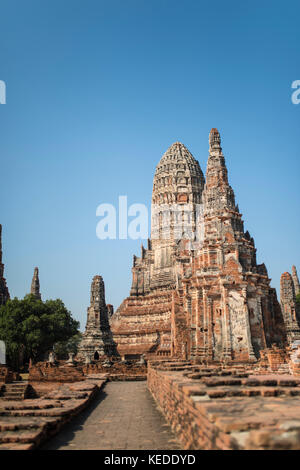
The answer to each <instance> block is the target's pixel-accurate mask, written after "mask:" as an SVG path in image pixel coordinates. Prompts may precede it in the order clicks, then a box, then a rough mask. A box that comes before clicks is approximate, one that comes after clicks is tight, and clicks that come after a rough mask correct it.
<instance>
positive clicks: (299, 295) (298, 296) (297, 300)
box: [296, 292, 300, 307]
mask: <svg viewBox="0 0 300 470" xmlns="http://www.w3.org/2000/svg"><path fill="white" fill-rule="evenodd" d="M296 304H297V305H298V307H300V292H299V293H298V294H297V295H296Z"/></svg>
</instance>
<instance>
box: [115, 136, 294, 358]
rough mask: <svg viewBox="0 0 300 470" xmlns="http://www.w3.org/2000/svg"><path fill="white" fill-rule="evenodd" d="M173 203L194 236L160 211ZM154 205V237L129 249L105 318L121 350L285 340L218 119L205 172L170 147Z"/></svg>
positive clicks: (228, 351) (206, 353)
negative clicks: (124, 275) (117, 300)
mask: <svg viewBox="0 0 300 470" xmlns="http://www.w3.org/2000/svg"><path fill="white" fill-rule="evenodd" d="M175 204H176V205H177V206H176V207H177V208H178V211H179V213H180V211H181V212H182V210H183V209H181V207H183V206H181V204H185V210H187V206H186V205H188V210H189V217H188V220H189V222H188V223H187V224H186V226H185V232H186V233H188V232H190V233H191V232H192V233H194V234H195V235H197V237H196V238H197V239H196V241H194V239H193V237H192V240H190V239H188V238H186V237H185V235H183V234H182V232H181V233H180V235H179V236H178V233H177V228H178V224H176V222H175V218H174V215H171V216H170V217H165V212H166V210H167V209H168V210H172V209H171V208H172V207H174V205H175ZM151 211H152V213H151V239H150V240H149V242H148V247H147V248H144V247H143V246H142V248H141V256H140V257H136V256H134V260H133V268H132V287H131V291H130V296H129V297H128V298H126V299H125V300H124V301H123V303H122V304H121V306H120V307H119V309H118V310H117V311H116V313H115V314H114V316H113V318H112V322H111V325H112V331H113V335H114V340H115V342H116V343H117V349H118V352H119V354H120V355H121V356H122V357H125V358H126V357H130V356H138V355H141V354H146V355H147V357H148V358H153V357H154V355H156V356H157V357H167V356H168V357H178V358H179V357H180V358H182V359H187V358H188V359H191V358H193V359H199V360H202V361H238V362H241V361H248V362H249V361H252V362H255V361H256V360H257V359H258V358H259V352H260V351H261V350H264V349H266V348H270V347H271V345H272V343H276V344H277V345H278V346H279V345H281V344H284V342H285V341H286V326H285V323H284V320H283V315H282V311H281V307H280V305H279V303H278V300H277V296H276V291H275V290H274V289H272V288H271V287H270V279H269V277H268V272H267V269H266V266H265V265H264V264H257V261H256V248H255V243H254V239H253V238H252V237H251V236H250V234H249V232H248V231H245V229H244V222H243V220H242V214H241V213H240V211H239V208H238V205H237V204H236V201H235V195H234V192H233V189H232V188H231V186H230V184H229V181H228V174H227V168H226V163H225V158H224V155H223V152H222V148H221V138H220V134H219V132H218V131H217V129H212V130H211V132H210V135H209V157H208V162H207V171H206V179H205V180H204V176H203V172H202V170H201V168H200V166H199V163H198V162H197V160H195V158H194V157H193V156H192V155H191V153H190V152H189V151H188V149H187V148H186V147H185V146H184V145H183V144H181V143H180V142H176V143H175V144H173V145H172V146H171V147H170V148H169V149H168V150H167V152H166V153H165V154H164V155H163V157H162V158H161V160H160V162H159V164H158V165H157V168H156V172H155V176H154V181H153V193H152V209H151ZM199 213H200V214H199ZM293 276H294V278H295V272H294V271H293Z"/></svg>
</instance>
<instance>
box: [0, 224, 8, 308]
mask: <svg viewBox="0 0 300 470" xmlns="http://www.w3.org/2000/svg"><path fill="white" fill-rule="evenodd" d="M8 299H9V292H8V288H7V285H6V280H5V278H4V264H3V263H2V225H1V224H0V305H4V304H5V303H6V302H7V301H8Z"/></svg>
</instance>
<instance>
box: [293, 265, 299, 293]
mask: <svg viewBox="0 0 300 470" xmlns="http://www.w3.org/2000/svg"><path fill="white" fill-rule="evenodd" d="M292 279H293V284H294V290H295V295H298V294H299V292H300V285H299V278H298V274H297V269H296V266H292Z"/></svg>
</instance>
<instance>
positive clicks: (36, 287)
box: [30, 268, 42, 300]
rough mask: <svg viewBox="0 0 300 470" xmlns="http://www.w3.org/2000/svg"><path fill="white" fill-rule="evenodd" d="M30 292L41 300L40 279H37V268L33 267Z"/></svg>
mask: <svg viewBox="0 0 300 470" xmlns="http://www.w3.org/2000/svg"><path fill="white" fill-rule="evenodd" d="M30 293H31V294H32V295H33V296H34V297H35V298H36V299H37V300H41V299H42V296H41V293H40V280H39V268H34V273H33V278H32V282H31V289H30Z"/></svg>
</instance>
